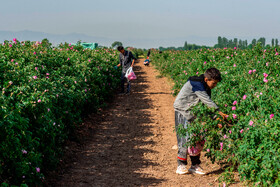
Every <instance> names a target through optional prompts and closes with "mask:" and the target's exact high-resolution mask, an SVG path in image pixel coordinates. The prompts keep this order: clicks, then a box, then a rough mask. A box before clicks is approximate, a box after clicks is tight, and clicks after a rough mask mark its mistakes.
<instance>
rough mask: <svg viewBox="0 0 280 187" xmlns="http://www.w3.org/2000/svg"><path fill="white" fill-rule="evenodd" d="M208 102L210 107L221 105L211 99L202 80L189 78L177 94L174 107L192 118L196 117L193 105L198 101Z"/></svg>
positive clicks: (186, 116)
mask: <svg viewBox="0 0 280 187" xmlns="http://www.w3.org/2000/svg"><path fill="white" fill-rule="evenodd" d="M200 101H201V102H202V103H204V104H206V105H207V106H208V107H211V108H215V109H218V108H219V107H218V106H217V105H216V104H215V103H214V101H212V100H211V98H210V95H208V93H207V91H206V87H205V85H204V84H203V83H202V82H199V81H191V80H188V81H187V82H186V83H185V84H184V86H183V87H182V89H181V91H180V92H179V94H178V95H177V97H176V99H175V102H174V105H173V106H174V109H175V110H177V111H179V112H180V113H181V114H183V116H184V117H185V118H186V119H187V120H190V119H192V118H193V117H194V115H193V114H192V112H191V107H192V106H195V105H197V104H198V102H200Z"/></svg>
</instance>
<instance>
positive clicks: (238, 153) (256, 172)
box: [151, 45, 280, 186]
mask: <svg viewBox="0 0 280 187" xmlns="http://www.w3.org/2000/svg"><path fill="white" fill-rule="evenodd" d="M277 51H279V48H268V49H266V50H264V49H262V48H261V47H260V45H257V46H255V47H254V48H253V49H251V50H239V49H201V50H196V51H164V52H162V53H159V52H158V51H154V52H153V53H152V56H151V58H152V59H153V62H154V63H153V64H155V66H156V68H157V69H158V70H159V71H160V72H161V73H162V74H163V75H165V76H168V77H170V78H171V79H172V80H173V81H174V83H175V84H174V95H176V94H177V93H178V92H179V90H180V89H181V87H182V86H183V85H184V83H185V82H186V81H187V79H188V77H190V76H194V75H200V74H203V73H204V72H205V70H206V69H208V68H210V67H216V68H218V69H219V70H220V71H221V73H222V79H223V80H222V82H221V83H218V85H217V87H216V88H215V89H213V91H212V93H213V94H212V99H213V100H214V101H215V102H216V103H217V104H218V105H219V107H220V110H221V111H222V112H224V113H226V114H228V115H229V117H228V120H231V121H232V123H233V126H228V125H226V122H224V121H223V120H221V121H220V120H213V119H212V117H213V116H214V115H215V113H213V111H211V110H210V109H207V108H206V107H205V106H204V105H198V106H196V107H194V108H193V111H194V113H195V114H196V116H197V117H198V118H197V119H196V120H195V121H194V123H193V124H192V125H191V127H190V129H188V130H189V132H190V133H191V134H193V136H192V138H191V141H190V144H192V145H194V144H195V142H197V141H199V140H200V139H201V138H205V139H206V144H205V150H206V151H207V153H206V155H207V157H209V158H210V159H211V160H212V161H213V162H214V161H220V162H221V161H223V162H224V163H226V164H229V168H228V170H234V169H237V170H238V171H239V174H240V178H241V179H242V180H246V181H249V182H253V183H256V184H260V185H263V186H271V185H279V184H280V181H279V177H280V164H279V162H278V160H279V159H280V144H279V143H278V140H279V133H280V130H279V127H280V122H279V109H280V107H279V106H280V105H279V102H280V98H279V95H280V90H279V88H280V84H279V83H280V80H279V74H280V71H279V63H280V56H279V54H278V52H277ZM216 115H217V114H216ZM211 116H212V117H211ZM202 122H204V123H202ZM202 124H205V125H202ZM218 125H219V126H220V125H222V126H223V127H222V128H221V129H219V128H218V127H217V126H218ZM181 132H182V133H185V132H184V130H182V129H181Z"/></svg>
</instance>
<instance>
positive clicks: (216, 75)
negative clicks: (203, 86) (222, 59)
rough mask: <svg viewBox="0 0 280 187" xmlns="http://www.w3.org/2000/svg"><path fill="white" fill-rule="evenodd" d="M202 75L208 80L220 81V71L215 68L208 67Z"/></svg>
mask: <svg viewBox="0 0 280 187" xmlns="http://www.w3.org/2000/svg"><path fill="white" fill-rule="evenodd" d="M204 77H206V78H207V79H209V80H218V81H219V82H221V81H222V77H221V72H220V71H219V70H218V69H216V68H209V69H207V70H206V72H205V73H204Z"/></svg>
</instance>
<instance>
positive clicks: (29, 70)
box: [0, 39, 120, 186]
mask: <svg viewBox="0 0 280 187" xmlns="http://www.w3.org/2000/svg"><path fill="white" fill-rule="evenodd" d="M117 55H118V53H117V52H116V51H114V50H111V49H97V50H83V49H82V48H81V47H80V46H74V47H73V46H71V45H69V44H64V45H62V44H61V45H60V46H59V47H56V48H52V47H50V46H46V45H42V44H41V43H40V42H28V41H26V42H19V41H18V40H16V39H14V40H13V41H5V42H4V43H3V44H0V71H1V74H0V86H1V94H0V104H1V110H0V116H1V121H0V183H2V185H5V184H6V185H7V184H9V185H21V184H27V185H29V184H30V185H32V186H37V185H39V186H40V185H42V182H43V181H44V172H46V171H48V170H53V169H54V168H55V166H56V165H57V163H58V162H59V158H60V157H61V154H62V145H63V142H64V141H65V140H66V139H67V138H68V136H69V134H71V133H72V132H73V131H74V130H75V127H76V126H77V125H78V124H79V123H81V120H82V117H83V116H84V115H86V114H87V113H88V112H94V111H97V110H98V109H99V108H100V107H102V106H104V101H105V100H107V99H108V98H110V97H111V95H112V94H113V92H114V90H115V89H116V88H117V87H118V85H119V74H120V72H119V70H118V71H117V70H115V69H114V68H113V66H114V65H116V64H117V63H118V62H117V60H118V56H117Z"/></svg>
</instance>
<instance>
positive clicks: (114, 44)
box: [112, 41, 123, 48]
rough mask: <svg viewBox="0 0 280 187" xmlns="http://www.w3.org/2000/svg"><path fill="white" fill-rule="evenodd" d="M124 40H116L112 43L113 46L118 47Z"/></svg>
mask: <svg viewBox="0 0 280 187" xmlns="http://www.w3.org/2000/svg"><path fill="white" fill-rule="evenodd" d="M122 45H123V44H122V42H119V41H115V42H113V43H112V48H115V47H118V46H122Z"/></svg>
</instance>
